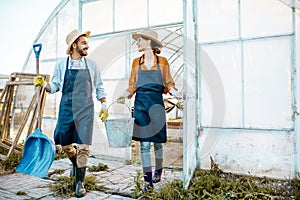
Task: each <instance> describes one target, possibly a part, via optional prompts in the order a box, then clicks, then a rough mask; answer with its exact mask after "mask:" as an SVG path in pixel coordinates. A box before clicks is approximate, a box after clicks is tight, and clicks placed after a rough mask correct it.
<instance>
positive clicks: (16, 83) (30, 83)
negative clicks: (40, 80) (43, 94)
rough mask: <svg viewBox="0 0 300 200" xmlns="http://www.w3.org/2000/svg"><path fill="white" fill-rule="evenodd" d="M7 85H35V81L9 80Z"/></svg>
mask: <svg viewBox="0 0 300 200" xmlns="http://www.w3.org/2000/svg"><path fill="white" fill-rule="evenodd" d="M6 85H33V81H7V82H6Z"/></svg>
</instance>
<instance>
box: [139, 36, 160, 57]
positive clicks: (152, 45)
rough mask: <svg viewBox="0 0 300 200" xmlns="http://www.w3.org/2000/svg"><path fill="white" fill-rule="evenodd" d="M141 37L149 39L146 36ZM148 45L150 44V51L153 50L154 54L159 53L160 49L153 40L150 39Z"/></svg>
mask: <svg viewBox="0 0 300 200" xmlns="http://www.w3.org/2000/svg"><path fill="white" fill-rule="evenodd" d="M142 38H143V39H144V40H151V39H149V38H146V37H142ZM150 45H151V48H152V51H153V53H154V54H160V52H161V51H160V48H159V47H158V46H159V45H158V44H157V43H156V42H154V41H153V40H151V43H150Z"/></svg>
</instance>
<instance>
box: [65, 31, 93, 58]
mask: <svg viewBox="0 0 300 200" xmlns="http://www.w3.org/2000/svg"><path fill="white" fill-rule="evenodd" d="M82 35H85V36H86V37H87V38H89V37H90V35H91V32H90V31H86V32H83V33H80V32H79V31H78V30H77V29H75V30H73V31H72V32H71V33H69V34H68V35H67V37H66V43H67V45H68V48H67V52H66V53H67V54H70V50H71V46H72V44H73V43H74V42H75V40H77V38H79V37H80V36H82Z"/></svg>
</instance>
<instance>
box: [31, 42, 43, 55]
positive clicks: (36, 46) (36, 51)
mask: <svg viewBox="0 0 300 200" xmlns="http://www.w3.org/2000/svg"><path fill="white" fill-rule="evenodd" d="M41 50H42V44H41V43H39V44H34V45H33V51H34V54H35V58H39V57H40V53H41Z"/></svg>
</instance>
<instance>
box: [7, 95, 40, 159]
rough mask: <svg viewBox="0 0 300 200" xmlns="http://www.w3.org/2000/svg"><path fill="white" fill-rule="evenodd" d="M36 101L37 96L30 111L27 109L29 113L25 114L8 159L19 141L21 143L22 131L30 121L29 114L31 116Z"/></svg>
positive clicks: (32, 101) (34, 97)
mask: <svg viewBox="0 0 300 200" xmlns="http://www.w3.org/2000/svg"><path fill="white" fill-rule="evenodd" d="M35 99H36V94H35V95H34V96H33V98H32V99H31V102H30V104H29V107H28V109H27V112H26V113H25V116H24V118H23V120H22V123H21V126H20V129H19V131H18V133H17V135H16V138H15V139H14V141H13V144H12V146H11V147H10V149H9V152H8V154H7V157H9V156H10V155H11V153H12V152H13V150H14V148H15V146H16V145H17V143H18V141H19V139H20V136H21V134H22V131H23V129H24V127H25V125H26V122H27V120H28V117H29V114H30V112H31V110H32V107H33V104H34V102H35Z"/></svg>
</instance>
